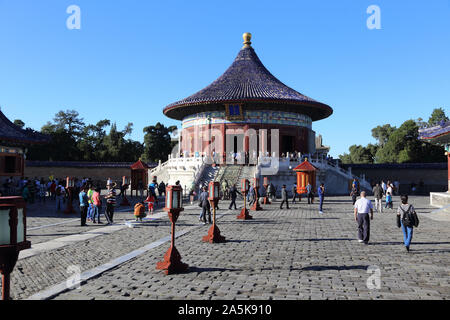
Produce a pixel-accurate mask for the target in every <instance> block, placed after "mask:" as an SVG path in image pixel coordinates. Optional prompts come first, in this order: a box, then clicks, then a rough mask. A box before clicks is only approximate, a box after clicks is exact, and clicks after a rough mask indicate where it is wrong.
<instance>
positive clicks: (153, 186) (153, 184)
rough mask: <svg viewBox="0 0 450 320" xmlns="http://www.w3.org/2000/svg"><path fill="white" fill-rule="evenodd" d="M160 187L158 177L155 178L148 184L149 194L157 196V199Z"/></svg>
mask: <svg viewBox="0 0 450 320" xmlns="http://www.w3.org/2000/svg"><path fill="white" fill-rule="evenodd" d="M157 188H158V183H157V182H156V179H153V181H152V182H151V183H150V184H149V185H148V191H149V194H151V195H152V196H154V197H155V199H157V197H156V189H157Z"/></svg>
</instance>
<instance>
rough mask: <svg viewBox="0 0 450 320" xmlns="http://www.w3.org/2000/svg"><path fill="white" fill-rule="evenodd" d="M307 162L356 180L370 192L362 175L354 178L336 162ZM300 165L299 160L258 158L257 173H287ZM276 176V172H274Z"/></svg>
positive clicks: (313, 159)
mask: <svg viewBox="0 0 450 320" xmlns="http://www.w3.org/2000/svg"><path fill="white" fill-rule="evenodd" d="M308 161H309V162H311V164H312V165H314V166H316V167H318V168H319V169H326V170H332V171H334V172H336V173H338V174H341V175H343V176H345V177H346V178H348V179H353V178H358V180H359V182H360V184H361V186H362V187H364V188H366V189H368V190H371V185H370V183H369V182H368V181H366V178H365V176H364V175H362V176H361V177H356V176H354V175H353V174H352V171H351V169H350V168H349V169H348V170H344V169H343V168H341V167H340V166H339V164H338V162H337V161H334V162H333V161H330V160H327V159H326V158H317V157H316V158H308ZM300 163H301V161H299V160H296V161H295V160H293V159H290V158H287V157H284V158H277V157H259V158H258V168H257V172H258V173H259V172H261V173H262V174H263V175H264V172H270V170H269V168H271V167H273V169H274V172H275V171H288V170H292V169H294V168H295V167H296V166H298V165H299V164H300ZM275 174H276V172H275Z"/></svg>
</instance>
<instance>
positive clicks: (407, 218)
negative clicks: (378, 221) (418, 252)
mask: <svg viewBox="0 0 450 320" xmlns="http://www.w3.org/2000/svg"><path fill="white" fill-rule="evenodd" d="M400 199H401V201H402V203H401V204H400V205H399V206H398V209H397V226H398V227H399V228H400V227H401V228H402V232H403V242H404V244H405V248H406V251H407V252H409V247H410V245H411V240H412V237H413V228H414V227H418V226H419V218H418V217H417V213H416V210H415V209H414V207H413V205H411V204H408V196H407V195H402V196H401V197H400Z"/></svg>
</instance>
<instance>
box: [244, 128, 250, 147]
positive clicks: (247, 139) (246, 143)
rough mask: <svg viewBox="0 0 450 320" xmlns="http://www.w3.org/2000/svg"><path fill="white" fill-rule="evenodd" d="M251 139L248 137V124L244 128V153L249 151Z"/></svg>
mask: <svg viewBox="0 0 450 320" xmlns="http://www.w3.org/2000/svg"><path fill="white" fill-rule="evenodd" d="M249 139H250V137H249V136H248V124H246V125H245V126H244V152H248V151H249Z"/></svg>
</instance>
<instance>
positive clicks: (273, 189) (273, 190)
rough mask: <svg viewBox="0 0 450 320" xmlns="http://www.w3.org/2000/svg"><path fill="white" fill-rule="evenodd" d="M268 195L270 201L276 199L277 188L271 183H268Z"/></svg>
mask: <svg viewBox="0 0 450 320" xmlns="http://www.w3.org/2000/svg"><path fill="white" fill-rule="evenodd" d="M269 195H270V199H271V200H273V199H275V200H276V199H277V188H276V187H275V186H274V185H273V184H272V183H270V194H269Z"/></svg>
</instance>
